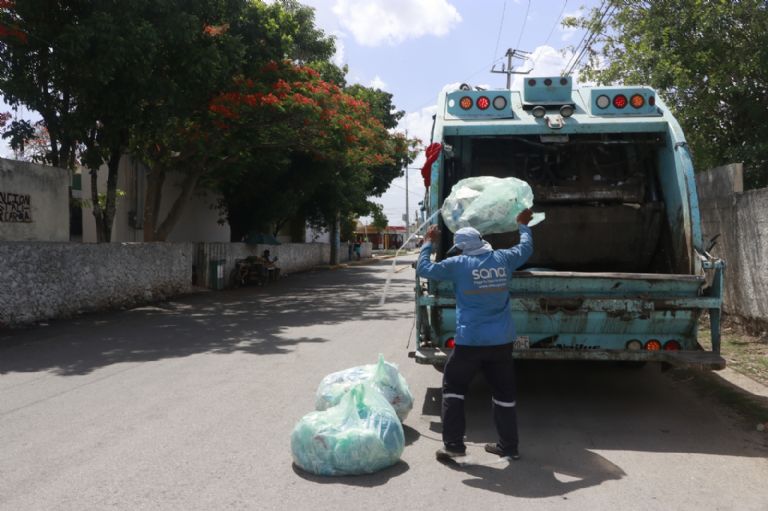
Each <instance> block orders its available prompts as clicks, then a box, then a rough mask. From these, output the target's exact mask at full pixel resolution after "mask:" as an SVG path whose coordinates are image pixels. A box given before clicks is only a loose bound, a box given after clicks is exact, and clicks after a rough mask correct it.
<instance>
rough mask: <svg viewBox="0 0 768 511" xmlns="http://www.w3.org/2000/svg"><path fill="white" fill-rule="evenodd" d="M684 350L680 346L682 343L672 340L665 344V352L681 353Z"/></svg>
mask: <svg viewBox="0 0 768 511" xmlns="http://www.w3.org/2000/svg"><path fill="white" fill-rule="evenodd" d="M681 349H682V346H680V343H679V342H677V341H675V340H671V341H667V342H665V343H664V351H680V350H681Z"/></svg>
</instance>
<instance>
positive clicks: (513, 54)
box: [491, 48, 532, 89]
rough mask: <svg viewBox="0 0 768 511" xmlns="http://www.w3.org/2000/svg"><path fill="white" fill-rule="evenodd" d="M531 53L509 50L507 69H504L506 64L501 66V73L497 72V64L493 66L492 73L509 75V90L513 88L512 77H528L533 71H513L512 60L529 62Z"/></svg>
mask: <svg viewBox="0 0 768 511" xmlns="http://www.w3.org/2000/svg"><path fill="white" fill-rule="evenodd" d="M530 54H531V52H529V51H523V50H513V49H512V48H508V49H507V53H506V55H505V56H506V57H507V67H506V68H505V67H504V64H502V65H501V71H497V70H496V64H494V65H493V67H492V68H491V73H499V74H505V75H507V89H509V88H511V87H512V75H527V74H528V73H530V72H531V71H532V69H529V70H528V71H525V72H523V71H513V70H512V59H513V58H517V59H520V60H529V57H528V56H529V55H530Z"/></svg>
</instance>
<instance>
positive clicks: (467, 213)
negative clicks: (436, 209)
mask: <svg viewBox="0 0 768 511" xmlns="http://www.w3.org/2000/svg"><path fill="white" fill-rule="evenodd" d="M532 206H533V190H531V187H530V185H529V184H528V183H526V182H525V181H523V180H522V179H517V178H515V177H505V178H499V177H493V176H479V177H469V178H466V179H462V180H461V181H459V182H458V183H456V184H455V185H453V188H451V193H450V195H449V196H448V197H447V198H446V199H445V201H444V202H443V207H442V208H441V213H442V215H443V221H444V222H445V225H446V227H448V229H450V230H451V232H456V231H457V230H459V229H461V228H462V227H474V228H475V229H477V230H478V231H480V234H494V233H502V232H513V231H516V230H517V221H516V220H515V219H516V217H517V215H518V214H519V213H520V212H521V211H523V210H524V209H528V208H531V207H532ZM542 220H544V213H534V214H533V220H531V221H530V223H529V224H528V225H530V226H533V225H536V224H538V223H540V222H541V221H542Z"/></svg>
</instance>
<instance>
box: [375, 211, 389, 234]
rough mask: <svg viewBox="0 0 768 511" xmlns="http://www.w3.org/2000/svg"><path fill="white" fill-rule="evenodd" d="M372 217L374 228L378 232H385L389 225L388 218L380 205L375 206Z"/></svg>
mask: <svg viewBox="0 0 768 511" xmlns="http://www.w3.org/2000/svg"><path fill="white" fill-rule="evenodd" d="M371 216H372V217H373V223H372V225H373V227H374V228H376V230H378V231H380V232H381V231H383V230H385V229H386V228H387V225H389V222H388V221H387V216H386V215H385V214H384V208H383V207H382V206H381V205H379V204H374V205H373V207H372V208H371Z"/></svg>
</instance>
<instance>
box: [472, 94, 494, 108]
mask: <svg viewBox="0 0 768 511" xmlns="http://www.w3.org/2000/svg"><path fill="white" fill-rule="evenodd" d="M476 104H477V108H479V109H480V110H486V109H487V108H488V107H489V106H491V100H490V99H488V98H486V97H485V96H480V97H479V98H477V103H476Z"/></svg>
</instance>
